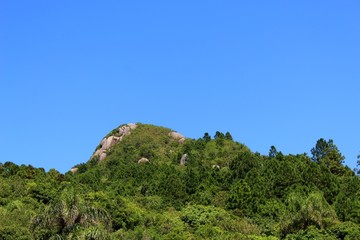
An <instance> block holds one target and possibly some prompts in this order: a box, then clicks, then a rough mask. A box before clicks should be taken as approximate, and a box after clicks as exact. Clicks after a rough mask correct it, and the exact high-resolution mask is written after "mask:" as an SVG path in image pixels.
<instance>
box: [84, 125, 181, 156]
mask: <svg viewBox="0 0 360 240" xmlns="http://www.w3.org/2000/svg"><path fill="white" fill-rule="evenodd" d="M133 132H134V133H135V136H133V137H132V138H131V137H130V135H132V133H133ZM127 138H129V139H128V140H129V141H128V143H129V142H132V145H133V147H136V148H138V150H139V159H141V158H146V159H148V158H149V159H151V157H153V156H151V155H153V154H151V152H153V151H154V150H155V145H157V146H158V147H159V144H161V143H159V140H162V141H163V143H164V144H165V145H166V144H168V143H170V142H174V141H175V142H177V143H179V144H182V143H184V141H185V139H186V138H185V136H184V135H182V134H180V133H178V132H176V131H172V130H170V129H167V128H163V127H157V126H153V125H149V124H141V123H138V124H135V123H128V124H125V125H121V126H120V127H118V128H115V129H114V130H112V131H111V132H110V133H109V134H108V135H107V136H106V137H104V138H103V139H102V140H101V142H100V144H99V145H98V147H97V148H96V150H95V152H94V153H93V155H92V156H91V159H93V158H98V160H99V161H103V160H105V159H106V158H107V156H108V155H109V154H110V153H111V151H112V150H113V149H114V148H116V146H117V145H120V144H121V143H122V142H123V141H124V140H125V139H127ZM128 143H125V144H124V145H127V144H128ZM149 145H154V146H152V147H149ZM139 159H138V160H139ZM140 162H143V161H140Z"/></svg>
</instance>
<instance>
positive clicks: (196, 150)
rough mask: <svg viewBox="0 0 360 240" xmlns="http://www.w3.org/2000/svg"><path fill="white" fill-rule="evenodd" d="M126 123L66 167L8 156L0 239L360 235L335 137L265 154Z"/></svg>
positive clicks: (225, 140) (348, 174)
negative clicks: (298, 150)
mask: <svg viewBox="0 0 360 240" xmlns="http://www.w3.org/2000/svg"><path fill="white" fill-rule="evenodd" d="M126 126H127V125H122V126H120V127H118V128H116V129H114V130H113V131H111V132H110V133H109V134H108V135H107V136H106V137H105V138H104V139H105V140H107V139H111V140H114V139H115V140H114V141H113V142H111V144H110V145H108V146H107V147H106V148H105V147H104V146H105V145H104V144H105V143H106V141H105V140H103V141H102V142H101V143H100V144H99V146H98V147H97V148H96V149H95V151H94V154H93V156H92V157H91V158H90V160H89V161H88V162H86V163H82V164H78V165H77V166H74V168H73V169H72V170H71V171H69V172H67V173H66V174H61V173H59V172H58V171H56V170H55V169H51V170H49V171H48V172H46V171H45V170H44V169H42V168H35V167H32V166H25V165H21V166H19V165H16V164H14V163H11V162H5V163H1V164H0V239H16V240H18V239H253V240H260V239H269V240H270V239H271V240H272V239H288V240H290V239H291V240H295V239H346V240H350V239H360V178H359V176H358V175H356V174H355V172H354V171H353V170H351V169H350V168H348V167H346V166H344V165H343V161H344V157H343V156H342V154H341V153H340V151H339V149H338V148H337V147H336V145H335V143H334V142H333V140H331V139H329V140H326V139H319V140H318V141H317V142H316V140H315V142H314V147H313V148H312V149H305V151H309V154H306V153H304V154H297V155H291V154H290V155H284V154H283V153H282V152H280V151H278V150H277V149H276V148H275V147H274V146H271V147H270V149H269V153H268V155H261V154H259V153H254V152H252V151H251V150H250V149H249V148H248V147H246V146H245V145H244V144H242V143H239V142H236V141H234V140H233V139H232V136H231V134H230V133H229V132H226V133H225V134H224V133H222V132H216V133H215V134H214V135H212V134H211V135H210V134H208V133H205V134H204V136H203V137H201V138H199V139H188V138H186V139H184V138H180V137H178V135H176V134H173V135H172V133H174V132H173V131H171V130H170V129H167V128H163V127H158V126H153V125H148V124H140V123H138V124H136V128H131V129H130V130H131V131H130V130H129V129H126V128H124V127H126ZM124 129H125V130H126V131H125V130H124ZM128 130H129V131H128ZM54 154H56V153H54Z"/></svg>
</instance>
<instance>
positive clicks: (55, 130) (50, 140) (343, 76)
mask: <svg viewBox="0 0 360 240" xmlns="http://www.w3.org/2000/svg"><path fill="white" fill-rule="evenodd" d="M359 13H360V1H358V0H353V1H351V0H341V1H340V0H339V1H331V0H318V1H314V0H309V1H307V0H303V1H288V0H286V1H285V0H284V1H276V0H273V1H239V0H236V1H225V0H224V1H210V0H206V1H193V0H192V1H185V0H182V1H156V0H154V1H118V0H116V1H115V0H114V1H111V0H109V1H88V0H87V1H73V0H71V1H67V0H62V1H48V0H44V1H36V0H34V1H28V0H26V1H25V0H24V1H17V0H1V1H0V91H1V92H0V109H1V115H0V116H1V117H0V151H1V154H0V162H3V163H4V162H6V161H12V162H14V163H17V164H31V165H33V166H35V167H44V168H45V169H46V170H48V169H50V168H55V169H57V170H59V171H60V172H66V171H67V170H69V169H70V168H71V167H72V166H74V165H75V164H77V163H81V162H86V161H87V160H88V159H89V157H90V156H91V154H92V152H93V150H94V149H95V147H96V146H97V145H98V143H99V142H100V140H101V138H102V137H103V136H104V135H106V134H107V133H108V132H109V131H110V130H112V129H113V128H115V127H117V126H118V125H120V124H123V123H128V122H142V123H151V124H155V125H161V126H166V127H169V128H172V129H174V130H177V131H178V132H180V133H182V134H184V135H186V136H187V137H190V138H199V137H202V136H203V134H204V132H209V133H210V134H211V135H214V133H215V131H222V132H226V131H229V132H230V133H231V134H232V135H233V137H234V139H235V140H236V141H239V142H242V143H244V144H246V145H247V146H248V147H249V148H251V150H253V151H258V152H260V153H261V154H267V153H268V150H269V148H270V146H271V145H275V146H276V148H277V149H278V150H280V151H282V152H283V153H285V154H289V153H292V154H297V153H304V152H308V153H309V152H310V149H311V148H312V147H313V146H315V143H316V141H317V140H318V139H319V138H325V139H333V140H334V143H335V144H336V145H337V146H338V148H339V149H340V151H341V152H342V153H343V155H345V157H346V164H347V165H349V166H350V167H351V168H354V167H355V166H356V156H357V155H358V154H359V153H360V142H359V137H360V127H359V123H360V111H359V105H360V104H359V103H360V100H359V91H360V14H359Z"/></svg>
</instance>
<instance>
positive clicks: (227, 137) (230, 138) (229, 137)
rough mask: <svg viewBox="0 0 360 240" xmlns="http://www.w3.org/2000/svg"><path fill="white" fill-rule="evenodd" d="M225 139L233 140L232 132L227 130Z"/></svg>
mask: <svg viewBox="0 0 360 240" xmlns="http://www.w3.org/2000/svg"><path fill="white" fill-rule="evenodd" d="M225 139H226V140H231V141H232V140H233V137H232V136H231V134H230V133H229V132H226V133H225Z"/></svg>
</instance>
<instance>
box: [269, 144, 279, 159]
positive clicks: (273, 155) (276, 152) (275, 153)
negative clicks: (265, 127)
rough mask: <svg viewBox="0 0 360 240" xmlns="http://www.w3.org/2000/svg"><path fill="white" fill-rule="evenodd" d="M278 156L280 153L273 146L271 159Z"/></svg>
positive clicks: (270, 153)
mask: <svg viewBox="0 0 360 240" xmlns="http://www.w3.org/2000/svg"><path fill="white" fill-rule="evenodd" d="M277 154H278V151H277V150H276V147H275V146H271V147H270V150H269V158H275V157H276V155H277Z"/></svg>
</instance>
